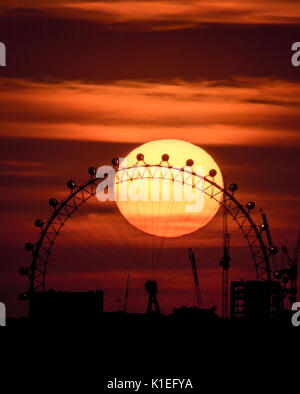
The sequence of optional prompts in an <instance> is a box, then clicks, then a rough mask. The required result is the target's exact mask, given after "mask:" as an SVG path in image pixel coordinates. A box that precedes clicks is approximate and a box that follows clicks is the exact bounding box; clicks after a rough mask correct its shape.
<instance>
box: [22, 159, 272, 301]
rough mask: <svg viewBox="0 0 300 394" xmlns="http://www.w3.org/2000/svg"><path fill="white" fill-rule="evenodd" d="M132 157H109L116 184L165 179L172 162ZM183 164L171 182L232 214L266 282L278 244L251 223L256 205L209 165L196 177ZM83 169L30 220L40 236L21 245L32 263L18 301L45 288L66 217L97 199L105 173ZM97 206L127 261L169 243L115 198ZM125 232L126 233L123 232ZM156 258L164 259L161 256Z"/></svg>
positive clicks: (116, 248) (24, 272)
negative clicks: (131, 217) (132, 218)
mask: <svg viewBox="0 0 300 394" xmlns="http://www.w3.org/2000/svg"><path fill="white" fill-rule="evenodd" d="M136 160H137V161H136V163H135V165H134V166H122V165H120V163H119V159H118V158H114V159H113V160H112V164H113V168H114V170H115V176H114V183H115V186H116V185H120V184H121V183H126V182H128V183H131V184H132V183H134V182H136V181H137V180H138V179H139V180H140V179H144V180H151V179H154V178H158V179H170V172H169V171H170V168H171V166H170V163H169V155H167V154H165V155H163V157H162V160H161V162H160V163H157V164H156V165H153V164H148V163H147V162H146V161H145V159H144V156H143V155H142V154H139V155H137V157H136ZM186 164H187V167H184V168H179V167H178V168H176V167H175V168H174V167H172V175H171V176H172V182H173V183H180V184H183V183H185V184H188V185H189V186H190V187H191V188H193V189H197V188H199V190H200V188H201V192H202V193H204V194H205V196H206V197H207V198H209V199H210V200H212V201H214V202H215V203H216V204H218V205H219V206H220V207H222V209H223V210H224V211H226V213H227V214H228V217H231V219H232V222H233V223H234V224H235V226H236V228H237V230H238V231H239V233H240V234H241V235H242V238H243V239H244V240H245V245H246V246H248V249H249V251H250V258H251V260H252V265H253V269H254V270H255V276H256V279H257V280H268V281H270V280H273V272H274V271H275V267H273V266H272V258H271V256H273V255H274V254H276V253H277V248H276V247H275V246H272V245H268V246H267V244H266V243H265V241H264V235H263V233H264V232H265V231H266V230H267V229H266V226H265V224H264V223H263V224H262V225H259V226H258V225H256V223H255V221H254V219H253V218H252V216H251V213H252V211H253V210H254V208H255V203H254V202H253V201H248V202H247V203H245V204H243V203H241V202H239V201H238V200H237V198H236V192H237V189H238V186H237V184H235V183H231V184H230V185H229V186H228V187H224V186H223V185H219V184H218V183H217V182H215V176H216V173H217V171H216V170H215V169H213V168H212V169H210V170H209V172H208V173H207V174H205V175H199V174H197V173H196V172H194V171H193V167H192V166H193V160H191V159H188V160H187V162H186ZM133 167H134V168H135V169H138V170H139V176H138V177H133V176H132V172H131V170H132V168H133ZM152 170H153V171H152ZM88 173H89V176H90V177H89V179H88V180H87V181H86V182H84V183H83V184H81V185H77V184H76V182H75V181H74V180H70V181H68V182H67V186H68V189H69V193H68V195H67V196H66V197H65V198H64V199H63V200H62V201H60V202H59V201H58V200H57V199H55V198H51V199H50V200H49V205H50V207H51V210H52V212H51V215H50V218H48V219H46V220H45V219H37V220H36V221H35V226H36V227H37V228H39V229H40V235H39V238H38V240H37V242H35V243H31V242H28V243H26V244H25V249H26V250H27V251H28V252H30V253H31V261H30V264H29V266H28V267H22V268H21V269H20V274H21V275H24V276H27V277H28V279H29V289H28V291H27V292H25V293H22V294H20V299H22V300H25V299H27V298H28V296H29V295H30V294H31V293H33V292H36V291H45V290H46V289H47V273H48V266H50V265H51V258H52V255H53V250H54V249H55V248H54V246H55V245H56V243H57V240H58V236H59V235H60V234H62V233H63V232H65V231H66V228H67V227H68V226H67V224H68V222H69V221H70V222H71V218H73V217H75V216H76V215H77V216H78V215H79V216H84V211H85V209H86V207H87V206H88V205H90V203H91V204H94V206H95V204H97V203H99V202H97V198H96V197H97V188H98V185H100V184H101V183H102V182H103V181H104V180H105V179H106V177H107V174H105V176H101V177H100V176H98V175H97V169H96V168H95V167H90V168H89V169H88ZM87 203H89V204H87ZM175 204H176V203H174V205H173V206H171V208H170V209H169V212H168V218H169V217H170V210H171V211H172V209H174V207H175ZM102 207H104V209H103V211H102V216H103V217H104V219H103V220H102V222H101V223H103V225H104V224H105V220H106V221H109V222H111V225H112V226H113V227H114V229H115V230H114V231H117V232H118V233H119V234H118V239H117V238H114V236H111V237H110V235H109V234H108V233H107V232H106V234H105V235H106V236H107V242H108V244H109V246H110V250H111V251H112V253H113V252H114V253H115V254H118V253H119V254H125V253H126V254H128V255H131V256H130V258H132V259H135V260H143V258H144V260H145V257H143V258H142V256H141V253H142V251H143V250H144V249H149V250H150V249H151V248H152V250H154V249H155V250H161V249H162V248H163V244H164V242H171V241H170V240H169V241H168V240H165V239H164V237H157V236H155V235H154V236H153V235H149V234H148V235H147V234H146V235H143V232H142V231H141V230H139V229H135V228H133V226H132V225H131V224H129V223H128V222H126V220H124V218H122V217H121V218H120V216H122V215H121V214H120V212H119V211H118V210H117V208H116V203H115V202H106V203H104V204H102ZM103 213H104V214H103ZM135 215H136V216H137V217H139V219H140V220H143V219H144V218H143V212H139V211H137V212H136V213H135ZM91 217H92V216H91ZM116 217H118V219H117V220H118V222H114V221H116ZM168 218H166V219H165V223H163V224H161V223H160V225H163V226H164V228H167V227H168ZM120 222H122V223H123V222H126V225H127V226H128V231H127V230H125V232H123V233H121V230H120V228H121V226H120ZM122 223H121V224H122ZM123 224H124V223H123ZM68 225H69V224H68ZM124 225H125V224H124ZM126 231H127V234H126V236H125V233H126ZM130 231H131V233H130ZM81 232H84V233H85V231H84V229H82V228H81ZM128 232H129V233H128ZM104 233H105V231H104ZM91 236H93V234H91ZM130 236H131V237H132V238H133V239H134V240H135V242H134V243H132V242H131V244H130V245H131V246H130V247H128V245H127V246H126V245H125V246H124V245H123V246H124V247H122V245H121V246H120V247H119V246H118V242H119V243H120V242H121V241H122V237H123V238H125V237H126V238H129V237H130ZM180 239H181V244H182V245H183V247H186V245H187V243H188V239H187V238H186V237H185V236H181V237H177V241H176V242H177V243H178V244H179V242H178V240H180ZM193 239H197V232H195V234H194V238H193ZM114 241H116V242H115V243H116V244H115V245H113V242H114ZM155 242H156V244H155ZM143 243H144V244H143ZM169 245H170V244H169ZM171 247H172V246H171ZM136 249H139V250H138V255H134V253H135V252H133V251H136ZM166 249H170V246H168V245H167V246H166ZM89 251H93V247H91V248H90V249H89ZM161 259H163V258H162V257H161ZM149 260H150V261H149V262H147V264H148V265H147V266H145V264H144V265H143V269H144V270H145V269H147V267H151V264H154V261H155V260H156V257H155V254H154V252H153V251H152V254H151V256H150V259H149ZM116 267H117V266H116ZM129 270H130V268H129ZM131 270H132V274H133V275H134V272H135V271H137V269H136V266H134V265H132V269H131ZM160 270H161V271H163V272H167V271H168V266H167V265H166V263H165V260H164V259H163V263H161V265H160ZM115 271H116V270H115ZM128 273H131V272H126V276H127V274H128Z"/></svg>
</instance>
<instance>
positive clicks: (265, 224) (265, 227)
mask: <svg viewBox="0 0 300 394" xmlns="http://www.w3.org/2000/svg"><path fill="white" fill-rule="evenodd" d="M260 213H261V216H262V219H263V223H262V225H261V226H260V228H261V230H263V231H265V232H266V234H267V239H268V244H269V253H270V255H271V258H272V262H273V267H274V269H275V270H276V257H275V255H276V254H277V252H278V249H277V247H276V246H274V245H273V241H272V238H271V232H270V227H269V223H268V221H267V216H266V214H265V213H264V212H263V210H262V209H260Z"/></svg>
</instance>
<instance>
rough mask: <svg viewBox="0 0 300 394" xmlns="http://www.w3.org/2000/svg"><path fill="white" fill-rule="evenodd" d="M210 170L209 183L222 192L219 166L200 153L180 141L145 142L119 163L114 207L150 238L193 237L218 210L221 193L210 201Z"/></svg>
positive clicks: (197, 148)
mask: <svg viewBox="0 0 300 394" xmlns="http://www.w3.org/2000/svg"><path fill="white" fill-rule="evenodd" d="M148 165H150V166H156V167H148ZM129 168H130V169H129ZM183 168H184V169H185V170H184V171H182V169H183ZM212 169H213V170H215V171H216V173H215V174H214V176H211V177H210V179H213V181H214V182H215V183H217V184H218V185H220V186H221V187H223V179H222V174H221V171H220V169H219V167H218V165H217V164H216V162H215V161H214V160H213V158H212V157H211V156H210V155H209V154H208V153H207V152H205V151H204V150H203V149H201V148H199V147H198V146H195V145H193V144H191V143H189V142H185V141H181V140H157V141H152V142H148V143H146V144H144V145H141V146H140V147H138V148H136V149H134V150H133V151H132V152H130V153H129V154H128V155H127V156H126V158H125V161H123V162H121V163H120V169H119V172H118V174H117V176H116V178H115V195H116V202H117V205H118V208H119V210H120V212H121V213H122V215H123V216H124V217H125V218H126V219H127V220H128V222H129V223H130V224H132V225H133V226H135V227H137V228H138V229H139V230H141V231H144V232H146V233H148V234H152V235H156V236H159V237H179V236H182V235H184V234H189V233H191V232H194V231H196V230H198V229H199V228H201V227H204V226H205V225H206V224H207V223H209V222H210V221H211V220H212V219H213V217H214V216H215V214H216V213H217V211H218V209H219V201H220V200H219V199H221V194H219V195H218V196H217V197H215V198H216V199H217V200H216V199H215V198H211V197H210V195H209V189H212V187H211V185H210V183H209V182H207V181H206V180H205V179H204V176H208V174H209V172H210V171H211V170H212ZM192 173H196V174H197V175H193V174H192ZM204 190H205V191H206V193H205V192H204Z"/></svg>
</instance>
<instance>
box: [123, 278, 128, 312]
mask: <svg viewBox="0 0 300 394" xmlns="http://www.w3.org/2000/svg"><path fill="white" fill-rule="evenodd" d="M128 292H129V275H128V277H127V282H126V292H125V301H124V309H123V310H124V312H125V313H127V301H128Z"/></svg>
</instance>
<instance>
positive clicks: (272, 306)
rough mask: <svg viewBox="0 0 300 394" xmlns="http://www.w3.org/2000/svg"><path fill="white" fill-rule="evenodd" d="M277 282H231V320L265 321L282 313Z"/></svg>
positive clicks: (279, 288) (279, 287)
mask: <svg viewBox="0 0 300 394" xmlns="http://www.w3.org/2000/svg"><path fill="white" fill-rule="evenodd" d="M282 308H283V303H282V292H281V286H280V283H279V282H273V281H254V280H253V281H240V282H231V319H245V320H267V319H271V318H277V317H279V316H280V314H281V313H282Z"/></svg>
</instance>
